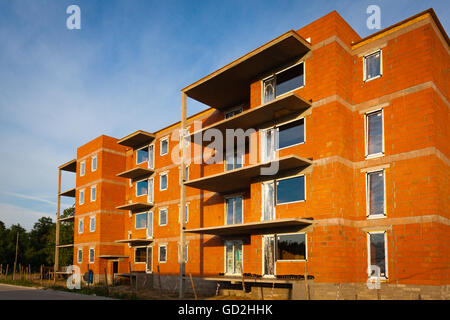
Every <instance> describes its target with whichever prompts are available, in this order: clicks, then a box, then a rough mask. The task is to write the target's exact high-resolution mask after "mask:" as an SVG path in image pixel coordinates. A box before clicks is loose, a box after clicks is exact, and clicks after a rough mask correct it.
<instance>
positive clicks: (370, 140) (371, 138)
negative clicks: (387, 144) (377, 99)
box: [367, 110, 383, 154]
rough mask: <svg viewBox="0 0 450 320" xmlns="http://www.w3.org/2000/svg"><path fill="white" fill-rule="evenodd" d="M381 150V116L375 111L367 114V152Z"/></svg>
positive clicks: (371, 152)
mask: <svg viewBox="0 0 450 320" xmlns="http://www.w3.org/2000/svg"><path fill="white" fill-rule="evenodd" d="M381 152H383V116H382V112H381V110H380V111H377V112H375V113H371V114H368V115H367V153H368V154H376V153H381Z"/></svg>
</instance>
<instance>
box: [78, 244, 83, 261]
mask: <svg viewBox="0 0 450 320" xmlns="http://www.w3.org/2000/svg"><path fill="white" fill-rule="evenodd" d="M80 253H81V254H80ZM77 263H78V264H80V263H83V248H78V250H77Z"/></svg>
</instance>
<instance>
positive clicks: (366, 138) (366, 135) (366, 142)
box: [364, 107, 386, 159]
mask: <svg viewBox="0 0 450 320" xmlns="http://www.w3.org/2000/svg"><path fill="white" fill-rule="evenodd" d="M380 111H381V126H382V128H381V129H382V134H381V152H377V153H372V154H369V124H368V119H369V116H370V115H372V114H374V113H378V112H380ZM384 145H385V143H384V108H383V107H381V108H378V109H375V110H371V111H368V112H365V113H364V148H365V158H366V159H373V158H378V157H384V156H385V153H386V151H385V148H384Z"/></svg>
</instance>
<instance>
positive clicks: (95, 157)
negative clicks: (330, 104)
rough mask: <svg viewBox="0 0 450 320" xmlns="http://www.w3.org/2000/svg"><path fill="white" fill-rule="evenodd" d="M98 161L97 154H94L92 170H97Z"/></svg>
mask: <svg viewBox="0 0 450 320" xmlns="http://www.w3.org/2000/svg"><path fill="white" fill-rule="evenodd" d="M94 159H95V169H94ZM97 161H98V158H97V155H95V156H92V158H91V172H94V171H97V165H98V163H97Z"/></svg>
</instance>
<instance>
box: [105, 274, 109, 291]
mask: <svg viewBox="0 0 450 320" xmlns="http://www.w3.org/2000/svg"><path fill="white" fill-rule="evenodd" d="M105 285H106V295H107V296H108V297H109V288H108V275H107V274H106V268H105Z"/></svg>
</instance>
